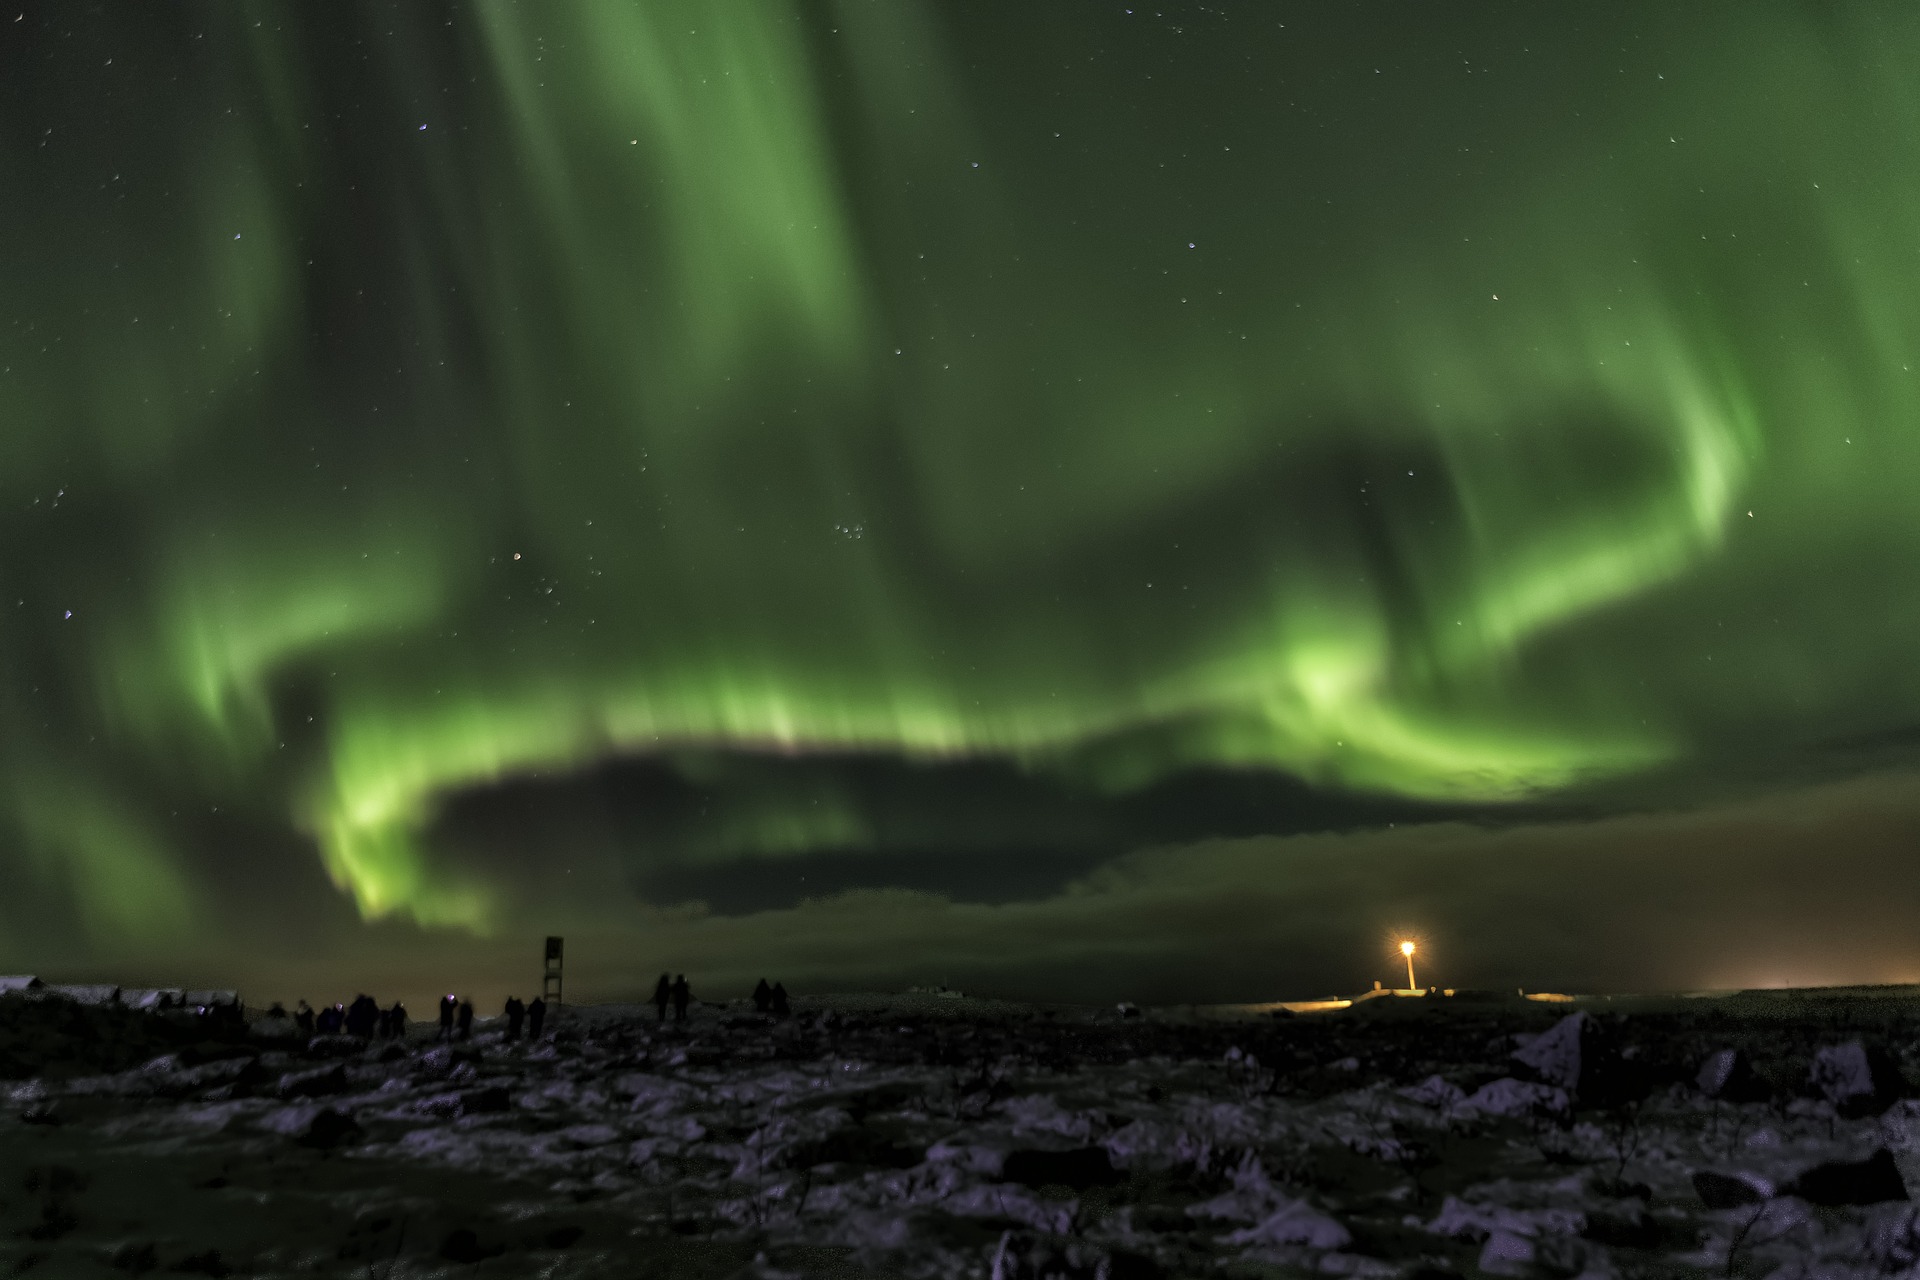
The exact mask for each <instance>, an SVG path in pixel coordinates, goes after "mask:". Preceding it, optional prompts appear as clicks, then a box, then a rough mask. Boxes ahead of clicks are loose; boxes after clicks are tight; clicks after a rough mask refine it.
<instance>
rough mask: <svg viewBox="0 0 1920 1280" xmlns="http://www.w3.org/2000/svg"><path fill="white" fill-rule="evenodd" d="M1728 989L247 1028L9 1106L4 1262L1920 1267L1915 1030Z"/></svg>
mask: <svg viewBox="0 0 1920 1280" xmlns="http://www.w3.org/2000/svg"><path fill="white" fill-rule="evenodd" d="M1406 1003H1412V1002H1406ZM1719 1003H1720V1004H1721V1005H1722V1006H1723V1007H1718V1008H1715V1009H1713V1010H1709V1011H1705V1012H1703V1011H1701V1010H1700V1009H1694V1008H1688V1009H1679V1008H1678V1007H1677V1006H1676V1007H1673V1008H1658V1009H1655V1008H1649V1009H1645V1010H1640V1011H1634V1012H1629V1013H1627V1014H1624V1015H1622V1014H1618V1013H1604V1012H1592V1013H1585V1014H1581V1015H1577V1016H1575V1018H1574V1019H1573V1020H1572V1021H1561V1019H1562V1018H1563V1017H1564V1016H1565V1014H1566V1008H1565V1007H1561V1008H1559V1009H1546V1008H1541V1007H1537V1006H1524V1005H1521V1004H1520V1003H1519V1002H1512V1003H1510V1004H1504V1005H1500V1004H1491V1003H1489V1004H1485V1005H1467V1004H1464V1003H1457V1002H1445V1003H1442V1002H1439V1001H1435V1002H1433V1003H1432V1005H1431V1006H1430V1007H1426V1008H1420V1009H1413V1010H1406V1009H1386V1010H1367V1009H1360V1010H1354V1011H1349V1012H1344V1013H1338V1014H1329V1015H1324V1016H1314V1017H1299V1018H1291V1019H1283V1020H1275V1019H1272V1018H1260V1019H1253V1018H1240V1019H1224V1018H1217V1017H1216V1018H1208V1017H1204V1016H1197V1015H1195V1014H1193V1013H1191V1012H1186V1013H1181V1012H1178V1011H1148V1013H1147V1014H1146V1015H1145V1016H1143V1017H1122V1016H1120V1015H1119V1014H1118V1013H1115V1012H1107V1011H1090V1010H1035V1009H1028V1008H1023V1007H1018V1006H1007V1005H986V1004H982V1003H979V1002H973V1001H953V1000H944V1001H943V1000H936V999H931V998H926V997H877V998H870V999H864V1000H857V999H843V1000H838V1001H830V1000H822V1001H798V1002H796V1009H797V1011H796V1015H795V1016H794V1017H792V1018H790V1019H785V1020H774V1019H771V1018H763V1017H760V1016H757V1015H754V1014H752V1013H751V1012H747V1011H743V1010H742V1009H740V1008H737V1007H729V1008H718V1007H713V1006H707V1007H702V1008H699V1009H697V1010H696V1012H695V1016H694V1018H693V1020H692V1021H691V1022H690V1023H689V1024H688V1025H687V1026H684V1027H676V1026H674V1025H672V1024H671V1023H669V1024H668V1025H666V1026H664V1027H662V1026H659V1025H657V1024H656V1023H655V1022H654V1020H653V1013H652V1011H651V1010H650V1009H648V1010H644V1011H642V1010H635V1009H631V1008H625V1009H623V1008H591V1009H578V1010H567V1011H565V1013H564V1014H563V1016H561V1017H560V1018H558V1019H556V1020H555V1022H554V1023H552V1024H550V1026H549V1028H548V1035H547V1037H546V1038H545V1039H543V1040H542V1041H540V1042H538V1043H526V1042H520V1043H517V1044H510V1043H508V1042H506V1041H505V1040H504V1039H503V1038H502V1036H501V1034H500V1032H499V1031H497V1030H495V1029H492V1028H490V1027H483V1029H481V1030H480V1031H478V1032H477V1034H476V1035H475V1038H474V1039H473V1040H472V1041H471V1042H470V1043H462V1044H455V1045H451V1046H448V1045H437V1044H435V1043H434V1042H433V1041H432V1040H431V1039H423V1038H421V1036H422V1034H424V1033H425V1032H426V1031H430V1029H416V1035H415V1037H414V1038H413V1039H411V1040H409V1041H408V1042H406V1043H405V1044H404V1045H403V1044H395V1043H383V1042H378V1041H376V1042H374V1043H373V1044H372V1045H371V1046H368V1047H362V1046H361V1045H360V1044H358V1043H357V1042H352V1041H347V1040H344V1039H336V1040H326V1041H316V1042H314V1043H313V1044H312V1045H305V1044H291V1043H280V1042H271V1041H268V1040H266V1039H264V1038H262V1037H259V1036H257V1035H256V1036H252V1037H240V1038H236V1037H233V1036H228V1037H227V1038H226V1039H225V1040H218V1039H216V1040H215V1041H211V1042H207V1043H196V1044H186V1045H183V1046H182V1047H181V1048H180V1049H179V1050H177V1051H176V1052H173V1053H168V1054H163V1055H161V1056H158V1057H154V1058H152V1059H151V1060H149V1061H145V1062H143V1063H141V1064H140V1065H137V1066H133V1067H131V1068H130V1069H126V1070H119V1071H114V1072H111V1073H107V1074H87V1073H84V1072H82V1073H79V1074H74V1073H72V1072H71V1070H70V1069H69V1070H66V1071H60V1072H48V1073H45V1074H43V1075H40V1076H33V1077H29V1078H25V1079H18V1080H13V1081H9V1082H4V1083H0V1090H4V1091H5V1092H6V1093H7V1105H6V1106H5V1107H4V1109H3V1110H0V1274H27V1275H41V1276H49V1277H57V1278H58V1280H67V1278H68V1277H86V1276H122V1275H128V1274H142V1273H146V1272H153V1273H157V1274H202V1275H236V1276H239V1275H247V1276H340V1277H355V1278H356V1280H367V1278H370V1277H371V1278H380V1277H387V1278H389V1280H399V1278H402V1277H408V1278H418V1277H428V1276H476V1275H477V1276H492V1277H509V1276H552V1277H631V1276H672V1277H683V1276H684V1277H696V1276H698V1277H709V1276H711V1277H721V1276H735V1275H738V1276H761V1277H776V1276H865V1275H872V1276H889V1277H891V1276H905V1277H917V1276H943V1277H944V1276H954V1277H960V1276H978V1277H989V1276H991V1277H996V1278H997V1280H1015V1278H1016V1277H1018V1278H1028V1277H1032V1278H1036V1280H1037V1278H1039V1277H1054V1276H1059V1277H1073V1278H1079V1277H1086V1278H1088V1280H1091V1278H1094V1277H1104V1278H1106V1280H1126V1278H1127V1277H1151V1276H1202V1275H1205V1276H1267V1275H1295V1274H1305V1273H1316V1274H1334V1275H1360V1276H1426V1277H1434V1276H1439V1275H1445V1274H1449V1273H1451V1274H1460V1275H1471V1274H1476V1273H1477V1272H1484V1273H1491V1274H1496V1275H1540V1276H1577V1275H1590V1276H1608V1275H1619V1276H1666V1275H1671V1276H1696V1275H1702V1274H1711V1275H1743V1276H1763V1275H1772V1276H1778V1277H1781V1278H1782V1280H1793V1278H1794V1277H1800V1276H1808V1277H1812V1276H1823V1277H1839V1276H1852V1275H1860V1276H1866V1275H1874V1276H1879V1275H1888V1274H1920V1272H1917V1271H1915V1265H1916V1260H1920V1222H1916V1219H1915V1212H1914V1208H1913V1206H1912V1205H1911V1204H1909V1203H1908V1202H1907V1200H1906V1199H1905V1188H1904V1179H1905V1177H1906V1176H1908V1174H1909V1173H1910V1172H1911V1173H1912V1174H1914V1175H1920V1103H1915V1102H1906V1101H1901V1100H1898V1096H1897V1095H1899V1094H1900V1093H1902V1092H1904V1080H1903V1079H1902V1078H1901V1075H1900V1072H1901V1071H1902V1070H1903V1069H1904V1068H1905V1067H1906V1066H1907V1064H1906V1063H1905V1062H1904V1060H1903V1059H1902V1058H1901V1056H1900V1055H1901V1054H1902V1053H1903V1052H1904V1051H1905V1050H1906V1048H1907V1046H1908V1044H1909V1041H1908V1039H1907V1038H1906V1035H1905V1031H1904V1026H1905V1023H1906V1020H1907V1019H1908V1018H1909V1017H1910V1013H1911V1010H1910V1008H1909V1006H1908V1005H1907V1004H1906V1003H1905V1002H1891V1001H1875V1002H1863V1001H1854V1002H1851V1003H1850V1004H1848V1003H1846V1002H1838V1003H1820V1002H1813V1001H1809V1002H1799V1003H1796V1004H1794V1005H1792V1006H1791V1007H1787V1006H1785V1005H1781V1004H1780V1002H1777V1001H1776V1002H1773V1006H1774V1007H1770V1008H1766V1009H1762V1008H1761V1007H1760V1006H1758V1005H1756V1006H1754V1007H1753V1008H1752V1009H1749V1008H1746V1007H1744V1006H1739V1004H1738V1002H1719ZM1755 1010H1758V1012H1756V1011H1755ZM1863 1010H1864V1011H1865V1012H1864V1013H1863V1012H1862V1011H1863ZM1762 1014H1768V1015H1769V1016H1761V1015H1762ZM1542 1033H1547V1034H1546V1035H1545V1036H1542ZM1855 1042H1858V1044H1859V1048H1854V1047H1852V1046H1853V1045H1854V1044H1855ZM1823 1049H1824V1050H1826V1052H1825V1053H1824V1055H1823V1054H1822V1050H1823ZM1717 1050H1724V1051H1728V1052H1725V1053H1724V1054H1723V1055H1722V1057H1720V1058H1719V1059H1714V1058H1713V1055H1714V1053H1715V1051H1717ZM1883 1050H1884V1051H1886V1052H1885V1053H1883V1052H1882V1051H1883ZM1869 1051H1871V1052H1869ZM1703 1066H1704V1067H1706V1068H1707V1070H1706V1071H1705V1072H1704V1076H1703V1073H1702V1068H1703ZM1703 1084H1704V1086H1705V1088H1706V1089H1708V1090H1717V1091H1719V1092H1720V1093H1722V1094H1723V1096H1721V1097H1711V1096H1708V1094H1707V1093H1706V1092H1703V1091H1702V1085H1703ZM1883 1151H1884V1152H1885V1153H1886V1154H1879V1153H1881V1152H1883ZM1910 1151H1911V1152H1912V1153H1913V1157H1914V1159H1913V1160H1912V1161H1911V1162H1910V1160H1909V1152H1910ZM1847 1200H1857V1201H1865V1203H1835V1202H1836V1201H1847Z"/></svg>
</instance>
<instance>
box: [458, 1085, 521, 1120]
mask: <svg viewBox="0 0 1920 1280" xmlns="http://www.w3.org/2000/svg"><path fill="white" fill-rule="evenodd" d="M512 1109H513V1095H512V1094H510V1093H508V1092H507V1087H506V1086H505V1085H503V1084H495V1085H488V1086H487V1087H486V1088H484V1089H470V1090H468V1091H467V1092H465V1093H463V1094H461V1095H460V1114H461V1115H463V1116H484V1115H493V1114H496V1113H498V1112H501V1111H510V1110H512Z"/></svg>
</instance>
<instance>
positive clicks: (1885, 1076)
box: [1807, 1040, 1906, 1119]
mask: <svg viewBox="0 0 1920 1280" xmlns="http://www.w3.org/2000/svg"><path fill="white" fill-rule="evenodd" d="M1807 1085H1808V1087H1809V1088H1810V1089H1812V1090H1813V1091H1814V1092H1815V1093H1817V1094H1819V1095H1820V1096H1821V1097H1823V1098H1825V1099H1826V1100H1827V1101H1828V1102H1830V1103H1832V1104H1833V1109H1834V1110H1835V1111H1838V1112H1839V1113H1840V1114H1841V1115H1843V1116H1846V1117H1848V1118H1850V1119H1851V1118H1857V1117H1859V1116H1871V1115H1878V1114H1880V1113H1881V1112H1882V1111H1885V1110H1886V1109H1887V1108H1888V1107H1889V1106H1891V1105H1892V1104H1893V1102H1894V1100H1895V1099H1896V1098H1898V1097H1899V1096H1900V1095H1901V1094H1902V1093H1904V1092H1906V1082H1905V1081H1904V1080H1902V1079H1901V1078H1900V1068H1899V1067H1898V1066H1896V1065H1895V1063H1894V1061H1893V1059H1892V1058H1890V1057H1888V1056H1887V1054H1886V1052H1885V1051H1884V1050H1882V1049H1880V1048H1878V1047H1877V1046H1874V1047H1869V1046H1867V1045H1864V1044H1862V1043H1861V1042H1860V1041H1858V1040H1849V1041H1847V1043H1845V1044H1832V1045H1828V1046H1827V1047H1826V1048H1824V1049H1821V1050H1820V1051H1819V1052H1818V1053H1816V1054H1815V1055H1814V1056H1813V1068H1812V1070H1810V1071H1809V1072H1808V1073H1807Z"/></svg>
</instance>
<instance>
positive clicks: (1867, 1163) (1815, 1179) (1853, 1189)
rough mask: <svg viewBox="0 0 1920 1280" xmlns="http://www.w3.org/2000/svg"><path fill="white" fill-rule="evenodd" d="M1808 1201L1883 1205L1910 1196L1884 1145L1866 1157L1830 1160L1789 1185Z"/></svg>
mask: <svg viewBox="0 0 1920 1280" xmlns="http://www.w3.org/2000/svg"><path fill="white" fill-rule="evenodd" d="M1786 1190H1787V1192H1788V1193H1789V1194H1791V1195H1796V1196H1799V1197H1800V1198H1801V1199H1802V1200H1805V1201H1806V1202H1807V1203H1808V1204H1820V1205H1840V1204H1884V1203H1886V1202H1887V1201H1889V1200H1905V1199H1907V1184H1906V1181H1905V1180H1904V1179H1903V1178H1901V1176H1900V1166H1899V1165H1897V1164H1895V1163H1894V1160H1893V1153H1892V1152H1891V1151H1889V1150H1887V1149H1886V1148H1885V1147H1881V1148H1880V1149H1879V1150H1877V1151H1875V1152H1874V1153H1873V1154H1872V1155H1870V1156H1868V1157H1867V1158H1866V1159H1865V1160H1828V1161H1826V1162H1825V1163H1822V1164H1817V1165H1814V1166H1813V1167H1812V1168H1811V1169H1808V1170H1807V1171H1806V1172H1804V1173H1802V1174H1801V1175H1800V1176H1799V1177H1797V1178H1795V1179H1794V1180H1793V1181H1792V1182H1790V1183H1788V1184H1787V1187H1786Z"/></svg>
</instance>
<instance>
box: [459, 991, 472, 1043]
mask: <svg viewBox="0 0 1920 1280" xmlns="http://www.w3.org/2000/svg"><path fill="white" fill-rule="evenodd" d="M454 1017H455V1021H456V1022H458V1023H459V1025H460V1038H461V1039H462V1040H471V1039H473V1001H471V1000H462V1001H461V1002H460V1010H459V1012H458V1013H457V1014H455V1015H454Z"/></svg>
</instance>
